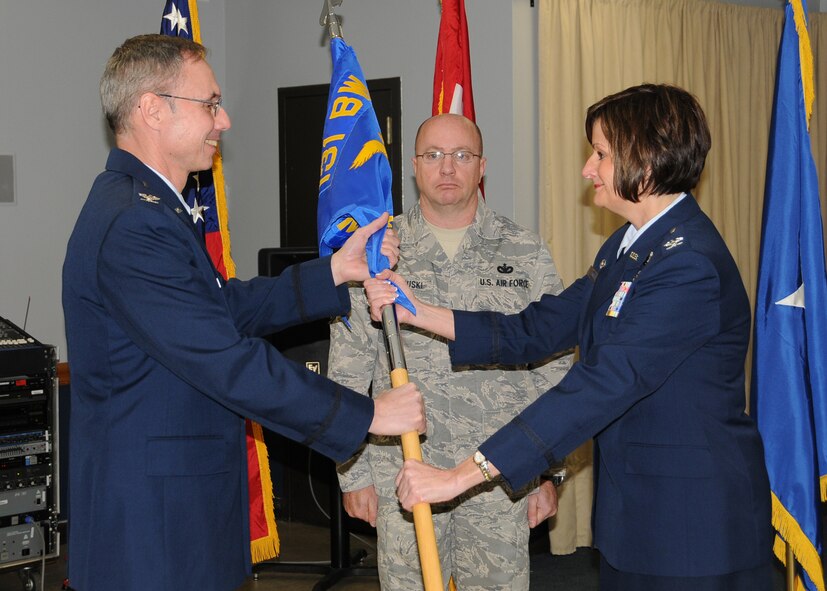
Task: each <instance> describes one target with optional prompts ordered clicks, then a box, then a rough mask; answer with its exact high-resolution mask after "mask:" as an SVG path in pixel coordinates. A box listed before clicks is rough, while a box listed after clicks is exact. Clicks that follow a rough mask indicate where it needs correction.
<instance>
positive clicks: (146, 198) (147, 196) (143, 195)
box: [138, 193, 161, 203]
mask: <svg viewBox="0 0 827 591" xmlns="http://www.w3.org/2000/svg"><path fill="white" fill-rule="evenodd" d="M138 197H140V198H141V201H146V202H147V203H160V202H161V198H160V197H156V196H155V195H150V194H149V193H138Z"/></svg>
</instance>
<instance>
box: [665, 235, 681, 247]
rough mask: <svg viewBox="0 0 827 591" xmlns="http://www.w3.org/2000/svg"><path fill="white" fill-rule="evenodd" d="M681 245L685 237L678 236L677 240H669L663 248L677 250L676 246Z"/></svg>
mask: <svg viewBox="0 0 827 591" xmlns="http://www.w3.org/2000/svg"><path fill="white" fill-rule="evenodd" d="M681 244H683V236H678V237H677V238H673V239H672V240H667V241H666V242H664V244H663V247H664V248H665V249H666V250H670V249H672V248H675V247H676V246H680V245H681Z"/></svg>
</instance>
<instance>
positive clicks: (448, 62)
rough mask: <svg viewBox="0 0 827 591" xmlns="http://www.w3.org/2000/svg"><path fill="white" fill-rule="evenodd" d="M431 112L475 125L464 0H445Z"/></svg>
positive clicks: (443, 0)
mask: <svg viewBox="0 0 827 591" xmlns="http://www.w3.org/2000/svg"><path fill="white" fill-rule="evenodd" d="M431 111H432V112H431V114H432V115H441V114H442V113H457V114H461V115H465V116H466V117H467V118H468V119H470V120H471V121H476V115H475V113H474V93H473V92H472V90H471V52H470V49H469V45H468V22H467V21H466V20H465V0H442V19H441V20H440V22H439V38H438V39H437V44H436V65H435V66H434V103H433V107H432V109H431Z"/></svg>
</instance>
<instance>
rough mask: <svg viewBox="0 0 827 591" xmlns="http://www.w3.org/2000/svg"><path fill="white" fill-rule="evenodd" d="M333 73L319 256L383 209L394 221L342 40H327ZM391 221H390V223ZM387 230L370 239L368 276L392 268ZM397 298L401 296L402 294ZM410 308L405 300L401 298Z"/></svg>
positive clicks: (355, 64) (386, 168)
mask: <svg viewBox="0 0 827 591" xmlns="http://www.w3.org/2000/svg"><path fill="white" fill-rule="evenodd" d="M330 53H331V54H332V56H333V74H332V75H331V78H330V94H329V95H328V99H327V116H326V119H325V125H324V137H323V139H322V165H321V173H320V178H319V209H318V217H317V227H318V232H319V234H318V235H319V255H320V256H327V255H329V254H331V253H332V252H333V251H334V250H335V249H337V248H339V247H340V246H342V245H343V244H344V243H345V241H346V240H347V239H348V238H349V237H350V235H351V234H352V233H353V232H354V231H355V230H356V229H357V228H359V227H362V226H364V225H366V224H369V223H370V222H372V221H373V220H375V219H376V218H377V217H379V216H380V215H382V214H383V213H384V212H386V211H387V212H390V214H391V220H393V198H392V195H391V180H392V175H391V166H390V162H388V153H387V151H386V149H385V142H384V140H383V138H382V132H381V131H380V129H379V122H378V121H377V119H376V112H375V111H374V110H373V103H372V102H371V99H370V93H369V92H368V87H367V84H366V83H365V77H364V75H363V74H362V68H361V67H360V66H359V61H358V60H357V59H356V54H355V53H354V51H353V48H351V47H350V46H349V45H348V44H347V43H345V42H344V40H343V39H341V38H339V37H334V38H332V39H331V40H330ZM389 223H390V222H389ZM384 236H385V229H384V228H383V229H382V230H380V231H378V232H376V233H375V234H373V236H371V237H370V238H369V239H368V243H367V247H366V251H367V259H368V268H369V269H370V274H371V276H374V275H376V274H377V273H379V272H380V271H383V270H384V269H387V268H388V267H389V266H390V264H389V263H390V262H389V261H388V257H386V256H385V255H383V254H382V252H381V246H382V238H383V237H384ZM399 296H400V298H404V295H403V294H402V293H401V292H400V293H399ZM399 303H400V304H402V305H405V306H406V307H409V309H411V310H412V311H413V308H412V305H411V304H410V302H409V301H408V300H407V298H404V301H400V302H399Z"/></svg>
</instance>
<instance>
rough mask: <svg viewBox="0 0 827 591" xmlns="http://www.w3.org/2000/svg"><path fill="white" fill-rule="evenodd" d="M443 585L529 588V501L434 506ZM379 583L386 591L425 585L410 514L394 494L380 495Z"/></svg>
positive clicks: (503, 590) (484, 590)
mask: <svg viewBox="0 0 827 591" xmlns="http://www.w3.org/2000/svg"><path fill="white" fill-rule="evenodd" d="M432 512H433V517H434V529H435V532H436V540H437V548H438V550H439V560H440V563H441V566H442V578H443V582H444V583H445V588H446V589H448V581H449V579H450V578H451V577H453V579H454V582H455V583H456V586H457V591H528V580H529V562H528V537H529V527H528V505H527V501H526V499H525V498H522V499H520V500H519V501H516V502H514V501H511V500H510V499H498V500H494V501H492V502H485V503H480V502H476V503H468V502H464V503H459V504H457V505H453V506H451V507H449V508H443V507H442V506H434V507H432ZM376 532H377V542H378V550H377V555H378V558H377V560H378V565H379V582H380V584H381V587H382V589H384V590H385V591H401V590H405V591H417V590H421V589H423V585H422V571H421V568H420V564H419V551H418V549H417V546H416V533H415V531H414V525H413V516H412V515H411V513H408V512H406V511H403V510H402V508H401V507H400V506H399V503H398V502H397V499H396V498H385V497H380V498H379V509H378V513H377V519H376Z"/></svg>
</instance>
